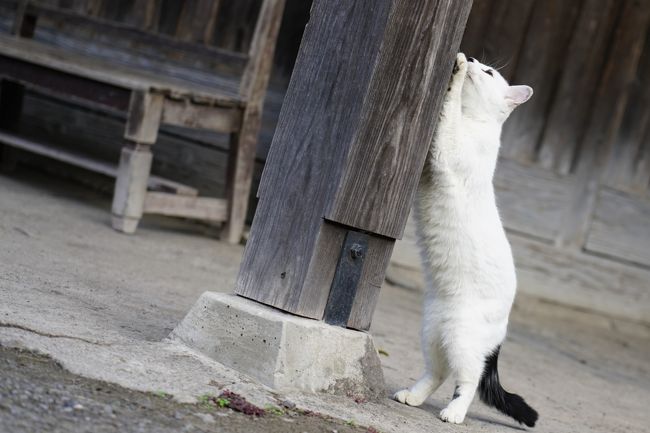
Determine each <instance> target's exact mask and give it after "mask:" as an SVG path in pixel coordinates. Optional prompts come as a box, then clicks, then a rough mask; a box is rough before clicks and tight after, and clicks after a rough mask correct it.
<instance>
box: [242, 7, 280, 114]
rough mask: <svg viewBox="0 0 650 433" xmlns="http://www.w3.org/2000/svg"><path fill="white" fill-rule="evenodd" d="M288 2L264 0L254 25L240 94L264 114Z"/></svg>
mask: <svg viewBox="0 0 650 433" xmlns="http://www.w3.org/2000/svg"><path fill="white" fill-rule="evenodd" d="M284 5H285V0H264V1H263V3H262V8H261V9H260V12H259V18H258V20H257V24H256V25H255V33H254V35H253V40H252V41H251V46H250V50H249V53H248V58H249V60H248V63H247V64H246V68H245V69H244V74H243V77H242V80H241V86H240V89H239V92H240V93H241V95H242V96H243V97H244V98H245V99H246V100H247V101H248V102H249V103H250V104H253V105H255V106H256V107H259V109H260V110H261V107H262V104H263V101H264V95H265V94H266V87H267V85H268V82H269V78H270V77H271V67H272V65H273V54H274V53H275V42H276V40H277V37H278V32H279V31H280V24H281V22H282V12H283V11H284Z"/></svg>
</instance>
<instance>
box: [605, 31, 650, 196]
mask: <svg viewBox="0 0 650 433" xmlns="http://www.w3.org/2000/svg"><path fill="white" fill-rule="evenodd" d="M635 75H636V76H635V79H634V81H633V83H631V87H630V99H629V101H628V104H627V107H626V108H625V114H624V116H623V120H622V122H621V127H620V128H619V132H618V135H617V137H616V142H615V144H614V146H613V149H612V154H611V155H612V156H611V158H610V159H609V161H608V165H607V173H606V174H605V179H604V181H605V183H606V184H607V185H609V186H611V187H614V188H617V189H621V190H624V191H629V192H633V193H636V194H639V195H643V194H644V193H645V192H646V191H648V182H649V181H650V166H649V164H648V159H649V158H650V155H649V154H648V153H647V152H648V150H650V149H648V139H649V138H650V32H648V33H647V35H646V41H645V45H644V51H643V54H642V55H641V64H640V65H639V68H638V70H637V72H636V74H635Z"/></svg>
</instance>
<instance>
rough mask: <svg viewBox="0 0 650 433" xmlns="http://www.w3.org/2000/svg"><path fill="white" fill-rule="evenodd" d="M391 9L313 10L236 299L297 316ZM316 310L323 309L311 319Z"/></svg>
mask: <svg viewBox="0 0 650 433" xmlns="http://www.w3.org/2000/svg"><path fill="white" fill-rule="evenodd" d="M390 6H391V2H390V1H386V0H380V1H376V2H373V3H372V5H370V6H364V7H361V5H360V4H359V3H357V2H349V1H335V2H333V1H331V0H316V1H315V2H314V3H313V6H312V11H311V17H312V18H311V21H310V22H309V24H308V25H307V27H306V28H305V33H304V36H303V40H302V44H301V50H300V52H299V53H298V58H297V60H296V67H295V69H294V73H293V77H292V80H291V82H290V83H289V88H288V90H287V94H286V96H285V103H284V105H283V106H282V111H281V113H280V118H279V120H278V125H277V128H276V133H275V136H274V137H273V144H272V146H271V150H270V151H269V154H268V157H267V160H266V166H265V169H264V170H265V171H264V175H263V177H262V182H261V184H260V187H259V190H258V196H259V197H260V200H259V203H258V206H257V212H256V216H255V220H254V221H253V227H252V229H251V235H250V238H249V240H248V242H247V244H246V250H245V253H244V257H243V262H242V266H241V268H240V273H239V277H238V279H237V285H236V292H237V293H239V294H241V295H243V296H247V297H253V298H254V299H257V300H258V301H260V302H263V303H266V304H269V305H275V306H277V307H278V308H281V309H283V310H287V311H292V312H295V313H296V314H301V313H302V310H300V309H299V304H300V297H301V292H302V288H303V286H304V287H307V286H306V285H305V284H304V282H305V278H306V275H307V271H308V267H309V264H310V262H311V260H312V255H313V251H314V248H315V245H316V241H317V239H316V238H317V236H318V233H319V232H320V227H321V225H322V217H323V215H324V214H325V210H326V209H325V208H326V206H327V200H328V199H329V198H330V197H331V196H332V194H333V193H334V190H335V188H336V184H335V182H333V181H332V180H333V179H336V178H337V177H338V176H339V173H340V170H341V167H342V165H343V161H344V158H345V155H346V149H347V145H348V143H349V141H350V140H351V139H352V136H353V134H354V127H355V125H356V123H357V121H358V117H359V113H360V111H361V105H362V102H363V97H364V95H365V93H366V90H367V87H368V84H369V81H370V77H371V74H372V71H373V67H374V64H375V56H376V54H377V52H378V50H379V45H380V43H381V35H382V34H383V29H384V27H385V23H386V20H387V18H388V12H389V10H390ZM344 64H345V65H346V67H342V65H344ZM271 251H272V253H268V252H271ZM283 272H284V277H281V275H282V273H283ZM332 275H333V274H332ZM330 283H331V280H330V281H329V282H327V283H326V284H325V286H321V285H317V286H316V290H315V292H320V291H319V290H318V288H319V287H328V288H329V284H330ZM326 299H327V297H326V296H325V300H326ZM322 309H324V303H323V305H322V307H321V308H319V309H318V310H320V314H313V316H314V318H317V319H320V318H321V317H322Z"/></svg>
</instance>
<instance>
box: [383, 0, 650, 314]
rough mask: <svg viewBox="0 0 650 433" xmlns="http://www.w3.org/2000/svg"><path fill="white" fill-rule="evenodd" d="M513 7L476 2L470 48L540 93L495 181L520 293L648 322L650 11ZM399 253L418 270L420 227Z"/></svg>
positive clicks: (590, 1)
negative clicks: (514, 18) (505, 37)
mask: <svg viewBox="0 0 650 433" xmlns="http://www.w3.org/2000/svg"><path fill="white" fill-rule="evenodd" d="M508 3H512V2H502V1H497V0H476V1H475V2H474V8H473V10H472V14H471V15H470V18H469V21H468V28H467V30H466V33H465V39H464V41H463V44H462V49H463V50H465V52H466V54H468V55H471V56H474V57H477V58H482V59H484V60H485V61H486V62H488V63H491V62H494V63H496V66H500V65H503V64H504V63H505V64H507V65H508V66H507V67H506V68H505V69H504V74H505V76H506V77H509V78H510V79H511V81H512V82H513V84H529V85H532V86H533V88H534V89H535V94H534V96H533V98H532V99H531V101H529V102H528V103H526V104H525V105H523V106H522V107H520V108H519V109H518V110H517V111H516V112H515V113H514V114H513V116H511V119H509V120H508V122H507V124H506V126H505V128H504V132H503V136H502V151H501V156H500V160H499V163H498V165H497V171H496V174H495V180H494V183H495V189H496V195H497V203H498V206H499V209H500V213H501V216H502V220H503V223H504V226H505V227H506V230H507V232H508V236H509V238H510V241H511V243H512V245H513V253H514V256H515V261H516V263H517V268H518V278H519V284H520V288H521V290H522V291H524V292H528V293H532V294H535V295H537V296H540V297H544V298H547V299H551V300H553V301H558V302H563V303H567V304H571V305H575V306H579V307H582V308H589V309H593V310H596V311H600V312H603V313H607V314H612V315H616V316H620V317H625V318H628V319H632V320H638V321H642V322H646V323H648V322H650V192H649V191H650V188H649V184H650V32H649V31H648V29H649V27H650V26H649V22H650V0H623V1H613V0H583V1H581V2H560V1H546V0H535V1H534V2H532V3H533V4H532V5H529V4H528V3H527V2H521V4H520V3H519V2H517V4H518V6H514V5H508ZM529 7H530V10H531V12H527V11H528V8H529ZM515 9H517V10H515ZM515 14H518V16H519V17H520V19H524V17H526V16H528V20H527V21H526V24H525V25H523V26H521V23H518V24H514V23H512V21H510V20H505V19H504V17H505V16H508V15H510V16H514V15H515ZM527 14H528V15H527ZM517 32H520V33H517ZM500 34H511V35H513V36H512V38H513V39H515V40H516V42H519V44H520V45H519V46H520V48H519V51H517V49H516V48H515V47H516V46H517V43H516V42H515V41H512V40H510V41H504V42H501V44H502V45H501V46H499V45H497V44H496V43H495V41H497V40H501V38H500V37H498V36H495V35H500ZM394 251H395V252H394V255H393V263H394V264H396V265H398V266H402V267H411V268H419V266H420V259H419V253H418V248H417V245H416V239H415V233H414V230H413V222H412V221H409V224H408V226H407V229H406V232H405V234H404V238H403V239H402V241H400V242H398V243H397V244H396V245H395V249H394Z"/></svg>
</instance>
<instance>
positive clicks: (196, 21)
mask: <svg viewBox="0 0 650 433" xmlns="http://www.w3.org/2000/svg"><path fill="white" fill-rule="evenodd" d="M219 3H220V0H185V1H184V2H183V10H182V12H181V15H180V17H179V18H178V24H177V25H176V37H178V38H179V39H181V40H183V41H189V42H202V43H204V44H207V43H209V42H210V41H212V36H213V33H214V26H215V22H216V17H217V11H218V10H219Z"/></svg>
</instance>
